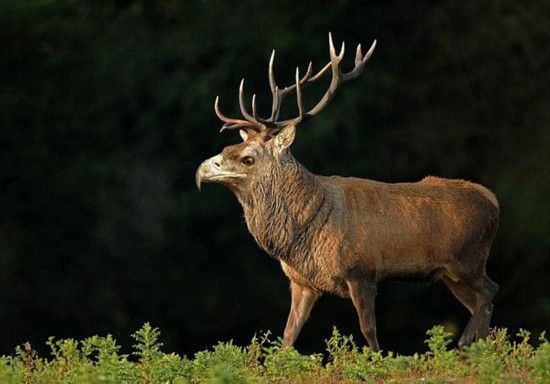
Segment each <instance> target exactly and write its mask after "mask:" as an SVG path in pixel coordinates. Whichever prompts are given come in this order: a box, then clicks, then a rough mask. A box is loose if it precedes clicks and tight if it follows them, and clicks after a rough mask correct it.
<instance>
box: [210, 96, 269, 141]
mask: <svg viewBox="0 0 550 384" xmlns="http://www.w3.org/2000/svg"><path fill="white" fill-rule="evenodd" d="M219 103H220V96H216V101H215V102H214V112H216V115H217V116H218V118H219V119H220V120H221V121H223V122H224V123H225V124H224V125H222V128H221V129H220V132H223V131H225V130H226V129H238V128H247V129H252V130H254V131H259V128H258V127H257V126H256V125H255V124H253V123H251V122H250V121H246V120H240V119H232V118H229V117H227V116H225V115H224V114H223V113H222V112H221V111H220V105H219Z"/></svg>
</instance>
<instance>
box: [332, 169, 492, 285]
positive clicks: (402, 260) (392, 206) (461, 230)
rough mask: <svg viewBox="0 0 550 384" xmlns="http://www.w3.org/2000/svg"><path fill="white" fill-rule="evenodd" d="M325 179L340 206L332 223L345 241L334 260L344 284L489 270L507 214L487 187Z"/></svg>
mask: <svg viewBox="0 0 550 384" xmlns="http://www.w3.org/2000/svg"><path fill="white" fill-rule="evenodd" d="M323 180H324V181H325V185H326V186H327V189H328V190H329V191H330V194H331V195H332V196H333V198H332V200H333V202H334V207H335V208H334V214H333V215H332V220H330V222H328V223H327V224H328V225H329V226H331V227H332V228H331V230H333V231H334V232H335V233H338V234H340V236H338V237H340V239H341V240H342V242H341V246H340V247H339V250H338V252H337V253H338V255H336V254H335V255H333V256H334V257H335V258H336V259H335V260H334V262H336V263H337V264H338V266H337V268H335V270H334V271H335V272H336V273H338V274H343V275H344V276H342V277H346V276H345V275H348V274H350V273H354V274H370V273H375V274H376V276H374V278H375V280H378V281H379V280H383V279H386V278H396V277H397V278H408V277H420V278H424V277H426V276H430V275H433V274H436V275H437V274H438V273H439V272H440V271H443V270H445V269H446V268H447V269H449V270H450V268H451V267H453V268H454V267H456V266H457V265H459V264H461V263H462V264H467V263H469V262H472V263H473V262H475V263H478V264H480V265H479V267H484V265H485V262H486V259H487V254H488V251H489V248H490V245H491V243H492V239H493V237H494V234H495V232H496V229H497V226H498V215H499V211H498V203H497V201H496V198H495V197H494V195H493V194H492V193H491V192H490V191H489V190H488V189H486V188H485V187H483V186H481V185H479V184H475V183H471V182H468V181H464V180H452V179H442V178H436V177H427V178H425V179H423V180H421V181H420V182H416V183H397V184H390V183H382V182H377V181H372V180H366V179H358V178H343V177H329V178H323ZM480 254H483V255H482V256H483V257H480ZM481 264H482V265H481ZM373 271H374V272H373ZM369 277H373V276H369Z"/></svg>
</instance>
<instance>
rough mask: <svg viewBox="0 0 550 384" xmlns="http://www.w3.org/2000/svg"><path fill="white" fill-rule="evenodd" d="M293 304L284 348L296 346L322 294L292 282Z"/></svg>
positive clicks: (286, 329) (284, 338) (284, 339)
mask: <svg viewBox="0 0 550 384" xmlns="http://www.w3.org/2000/svg"><path fill="white" fill-rule="evenodd" d="M290 292H291V298H292V304H291V305H290V313H289V314H288V320H287V322H286V327H285V332H284V336H283V347H289V346H291V345H293V344H294V342H295V341H296V338H297V337H298V335H299V334H300V331H301V330H302V327H303V325H304V323H305V322H306V320H307V319H308V317H309V314H310V313H311V308H313V305H314V304H315V302H316V301H317V299H318V298H319V296H320V294H319V293H318V292H315V291H313V290H312V289H310V288H307V287H301V286H299V285H298V284H296V283H294V282H293V281H291V282H290Z"/></svg>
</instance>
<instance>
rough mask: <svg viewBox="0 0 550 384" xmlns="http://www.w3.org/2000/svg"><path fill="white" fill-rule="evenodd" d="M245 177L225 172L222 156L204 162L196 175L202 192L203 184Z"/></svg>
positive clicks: (240, 174)
mask: <svg viewBox="0 0 550 384" xmlns="http://www.w3.org/2000/svg"><path fill="white" fill-rule="evenodd" d="M245 177H246V175H245V174H243V173H236V172H232V171H227V170H224V169H223V166H222V155H221V154H220V155H216V156H214V157H211V158H209V159H207V160H205V161H203V162H202V164H201V165H200V166H199V168H198V169H197V173H196V174H195V183H196V184H197V188H198V189H199V191H200V190H201V184H202V183H203V182H204V183H216V182H222V181H223V180H227V179H235V178H237V179H242V178H245Z"/></svg>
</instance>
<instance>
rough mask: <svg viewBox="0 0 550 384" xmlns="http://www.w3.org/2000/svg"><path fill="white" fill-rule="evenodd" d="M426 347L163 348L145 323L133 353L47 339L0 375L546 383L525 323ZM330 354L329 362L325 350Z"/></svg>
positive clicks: (341, 340) (101, 342) (437, 330)
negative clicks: (407, 350) (312, 350)
mask: <svg viewBox="0 0 550 384" xmlns="http://www.w3.org/2000/svg"><path fill="white" fill-rule="evenodd" d="M427 334H428V339H427V340H426V344H427V345H428V347H429V350H428V351H427V352H426V353H424V354H418V353H416V354H414V355H412V356H400V355H395V354H393V353H392V352H388V353H381V352H372V351H371V350H369V349H368V348H366V347H363V348H362V349H361V348H359V347H358V346H357V344H356V343H355V341H354V340H353V337H352V336H345V335H342V334H340V332H339V331H338V330H337V329H336V328H334V330H333V332H332V335H331V337H330V338H329V339H328V340H327V341H326V346H327V348H326V352H327V354H326V355H325V356H323V355H321V354H313V355H302V354H300V353H298V352H297V351H296V350H295V349H294V348H286V349H281V342H280V340H273V338H271V337H270V334H269V332H268V333H265V334H263V335H261V336H259V337H258V336H255V337H254V338H253V339H252V341H251V343H250V344H249V345H248V346H246V347H239V346H236V345H234V344H233V343H232V342H231V341H230V342H226V343H218V344H217V345H216V346H214V347H213V348H212V349H211V350H207V351H201V352H197V353H196V354H195V355H194V357H193V358H187V357H185V356H184V357H181V356H179V355H177V354H175V353H164V352H162V351H161V350H160V347H161V346H162V344H161V343H160V342H159V336H160V332H159V330H158V329H157V328H153V327H151V325H150V324H149V323H147V324H145V325H144V326H143V327H142V328H141V329H140V330H139V331H137V332H136V333H135V334H133V335H132V337H133V338H134V340H135V345H134V352H133V353H132V354H131V355H126V354H121V353H120V347H119V346H118V345H117V343H116V341H115V340H114V339H113V337H112V336H111V335H107V336H106V337H99V336H93V337H90V338H87V339H85V340H82V341H77V340H73V339H64V340H55V339H54V338H50V339H49V340H48V342H47V344H48V346H49V347H50V349H51V357H50V358H43V357H40V356H38V354H37V352H36V351H34V350H33V349H32V347H31V345H30V344H29V343H26V344H24V345H23V346H20V347H17V348H16V353H15V355H14V356H2V357H1V358H0V382H2V383H6V384H11V383H173V384H183V383H272V382H273V383H309V382H321V383H356V382H367V383H376V382H400V383H402V382H405V383H416V382H422V383H451V382H452V383H548V382H550V342H548V340H547V339H546V338H545V336H544V334H542V335H541V336H540V338H539V341H540V343H539V345H538V347H534V346H533V345H532V344H531V343H530V334H529V332H527V331H525V330H522V331H520V332H519V333H518V334H517V335H516V336H517V339H516V340H513V341H511V340H510V337H509V335H508V334H507V332H506V330H505V329H496V330H495V331H494V332H493V333H492V335H491V336H490V337H489V338H488V339H486V340H482V341H478V342H476V343H474V344H473V345H472V346H471V347H469V348H468V349H466V350H465V351H464V353H462V354H461V353H459V352H458V351H457V350H456V349H449V344H450V343H451V337H452V335H451V334H450V333H448V332H446V331H445V329H444V328H443V327H441V326H436V327H434V328H432V329H431V330H429V331H428V332H427ZM324 357H326V362H324V361H323V358H324Z"/></svg>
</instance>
